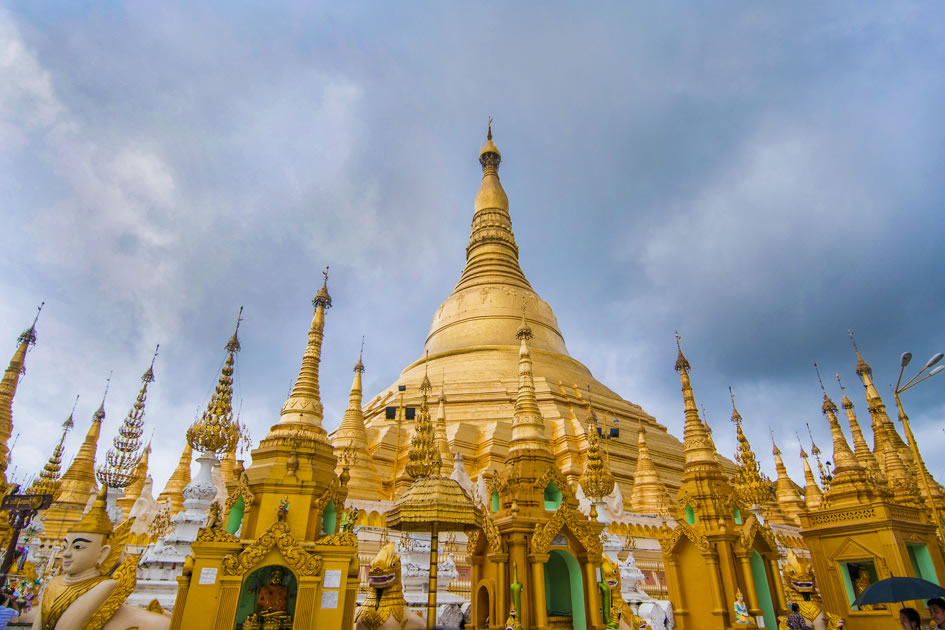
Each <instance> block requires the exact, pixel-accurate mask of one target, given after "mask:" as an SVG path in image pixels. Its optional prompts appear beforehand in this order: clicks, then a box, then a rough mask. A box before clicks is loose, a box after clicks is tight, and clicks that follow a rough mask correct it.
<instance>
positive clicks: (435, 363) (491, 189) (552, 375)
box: [332, 125, 729, 504]
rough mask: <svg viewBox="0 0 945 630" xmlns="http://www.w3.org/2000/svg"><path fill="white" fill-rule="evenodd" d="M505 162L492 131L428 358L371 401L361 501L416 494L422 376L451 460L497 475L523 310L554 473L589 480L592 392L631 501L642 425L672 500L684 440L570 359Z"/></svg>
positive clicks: (507, 439)
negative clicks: (521, 229)
mask: <svg viewBox="0 0 945 630" xmlns="http://www.w3.org/2000/svg"><path fill="white" fill-rule="evenodd" d="M500 160H501V155H500V153H499V149H498V148H497V147H496V145H495V143H494V142H493V139H492V129H491V125H490V129H489V134H488V136H487V140H486V144H485V146H483V147H482V150H481V151H480V153H479V161H480V163H481V165H482V171H483V174H482V184H481V186H480V188H479V192H478V193H477V194H476V198H475V204H474V208H475V213H474V215H473V220H472V231H471V234H470V237H469V244H468V245H467V247H466V265H465V267H464V269H463V272H462V275H461V276H460V279H459V282H458V283H457V284H456V286H455V287H454V289H453V291H452V293H450V295H449V296H448V297H447V298H446V300H445V301H444V302H443V304H442V305H441V306H440V308H439V309H437V311H436V313H435V314H434V316H433V321H432V323H431V325H430V332H429V334H428V336H427V339H426V343H425V346H424V352H423V353H422V358H420V359H418V360H416V361H415V362H413V363H411V364H410V365H408V366H407V367H406V368H404V370H403V371H402V373H401V375H400V377H399V378H398V379H397V382H395V383H393V384H392V385H390V386H389V387H387V388H385V389H384V390H383V391H381V393H380V394H378V395H376V396H374V397H372V398H366V404H365V405H364V408H363V414H364V423H365V428H366V433H367V442H368V451H369V452H370V454H371V459H372V461H371V462H370V463H371V465H372V467H373V469H374V470H376V473H377V477H378V479H379V483H378V484H376V490H375V491H374V492H373V493H372V494H373V495H374V496H365V495H364V493H363V490H362V492H359V495H358V498H361V499H373V500H393V499H395V498H396V497H398V496H400V495H401V494H402V493H403V492H404V491H405V490H406V489H407V487H409V485H410V482H411V479H410V476H409V475H407V474H406V473H405V466H406V464H407V457H406V453H407V448H406V446H407V444H408V443H409V442H410V436H411V431H412V429H413V424H414V423H413V420H412V418H413V414H415V413H416V411H417V409H418V408H419V406H420V397H419V391H420V389H419V386H420V383H421V381H422V380H423V378H424V375H425V374H429V375H430V376H431V378H432V379H433V380H434V383H433V386H434V388H435V389H436V390H437V391H439V392H440V400H439V401H438V403H439V407H438V413H437V415H438V424H440V423H441V422H442V421H440V420H439V416H441V415H442V416H445V428H446V430H445V433H446V446H447V447H448V449H449V451H450V452H452V453H453V454H455V453H457V452H458V453H460V454H462V456H463V459H464V461H465V462H466V467H467V473H468V474H469V476H470V477H471V478H473V479H475V478H476V477H477V476H478V475H479V474H480V473H482V474H483V475H484V476H485V477H487V478H491V477H492V476H493V475H494V473H495V471H496V470H499V469H502V468H504V466H505V460H506V455H507V453H508V450H509V445H510V443H511V440H512V430H511V427H512V419H513V414H514V401H515V396H516V391H517V387H518V384H517V382H516V379H515V376H516V374H517V370H518V351H519V348H518V346H517V345H516V343H515V341H516V337H515V333H516V330H517V329H518V327H519V325H520V324H521V321H522V309H523V307H524V314H525V320H526V322H527V324H528V326H529V327H530V328H531V329H532V330H533V331H534V333H533V334H534V336H533V338H532V340H531V343H530V348H531V352H532V360H533V363H534V381H535V393H536V397H537V400H538V405H539V408H540V410H541V414H542V417H543V418H544V421H545V425H546V432H547V435H548V439H549V442H550V448H551V452H552V454H553V457H554V461H555V464H556V466H557V468H558V469H560V470H561V471H562V472H563V474H564V475H565V477H566V478H567V479H568V481H569V482H570V483H576V482H577V481H578V478H579V477H580V475H581V472H582V468H583V464H584V459H585V453H586V452H587V450H588V442H587V437H586V433H585V427H584V425H583V423H581V422H580V421H577V420H576V418H575V417H574V414H573V413H572V409H578V414H577V415H578V416H581V417H588V416H590V415H591V409H590V402H589V398H590V397H589V396H588V394H587V392H588V390H590V393H591V395H593V412H594V413H595V414H596V415H597V416H599V417H601V418H602V419H603V421H604V422H605V423H606V425H607V426H608V427H610V426H613V423H614V419H617V427H618V428H622V429H623V433H622V434H621V438H620V439H619V440H612V443H611V444H610V446H609V448H610V450H609V456H610V462H611V467H612V469H613V471H614V475H615V477H616V480H617V488H618V489H619V491H620V492H621V493H622V495H623V498H624V500H625V501H626V502H627V503H628V504H629V501H630V496H631V489H632V486H633V478H632V472H633V471H634V470H635V469H636V466H637V448H638V447H637V440H636V439H635V438H636V435H637V431H636V429H637V428H638V427H645V428H646V432H647V433H646V439H647V445H648V447H649V452H650V455H651V457H652V460H653V464H654V466H655V469H656V471H657V474H658V477H659V479H660V480H662V481H663V482H664V483H665V485H666V487H667V489H668V490H669V491H670V492H673V493H674V492H675V491H676V489H677V488H678V487H679V485H680V480H681V474H682V467H683V454H682V450H683V449H682V444H681V443H680V442H679V440H678V439H676V438H674V437H673V436H672V435H669V433H667V431H666V428H665V427H664V426H663V425H661V424H659V423H658V422H657V421H656V420H655V419H654V418H653V417H652V416H650V415H649V414H647V413H646V412H645V411H644V410H643V409H642V408H641V407H640V406H639V405H636V404H633V403H631V402H629V401H627V400H625V399H623V398H622V397H621V396H620V395H618V394H616V393H615V392H613V391H612V390H610V389H609V388H608V387H606V386H605V385H603V384H601V383H600V382H599V381H598V380H597V379H596V378H594V375H593V374H591V372H590V370H589V369H588V368H587V367H586V366H584V365H583V364H582V363H581V362H580V361H577V360H576V359H574V358H572V357H571V356H570V355H569V353H568V349H567V346H566V345H565V340H564V335H563V334H562V333H561V331H560V330H559V328H558V322H557V320H556V319H555V315H554V312H553V311H552V309H551V306H550V305H549V304H548V303H547V302H545V301H544V300H542V299H541V297H540V296H539V295H538V293H537V292H536V291H535V290H534V289H533V288H532V286H531V284H529V282H528V279H527V278H526V277H525V274H524V273H523V272H522V269H521V267H520V266H519V261H518V246H517V245H516V242H515V235H514V234H513V232H512V221H511V218H510V215H509V201H508V197H507V196H506V194H505V191H504V190H503V189H502V184H501V182H500V181H499V172H498V169H499V162H500ZM437 380H439V381H440V382H436V381H437ZM582 412H583V413H582ZM349 424H350V422H349ZM348 429H350V427H348ZM342 433H345V435H347V433H350V430H348V431H347V432H341V431H339V432H338V433H336V434H335V435H333V436H332V438H333V441H334V440H336V439H344V436H342ZM451 459H452V458H450V460H448V461H451ZM728 465H729V464H728V463H727V462H726V466H728Z"/></svg>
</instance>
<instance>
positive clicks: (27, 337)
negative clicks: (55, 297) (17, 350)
mask: <svg viewBox="0 0 945 630" xmlns="http://www.w3.org/2000/svg"><path fill="white" fill-rule="evenodd" d="M45 304H46V302H45V301H43V302H40V303H39V306H38V307H36V317H34V318H33V323H32V324H30V327H29V328H27V329H26V330H24V331H23V333H22V334H21V335H20V336H19V337H17V340H16V342H17V343H18V344H21V343H23V342H24V341H25V342H27V344H29V345H30V346H32V345H35V344H36V322H37V321H39V314H40V313H42V312H43V306H44V305H45Z"/></svg>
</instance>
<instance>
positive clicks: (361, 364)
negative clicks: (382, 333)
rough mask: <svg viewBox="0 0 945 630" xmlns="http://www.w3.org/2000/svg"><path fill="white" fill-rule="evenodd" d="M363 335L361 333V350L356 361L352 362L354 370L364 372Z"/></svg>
mask: <svg viewBox="0 0 945 630" xmlns="http://www.w3.org/2000/svg"><path fill="white" fill-rule="evenodd" d="M363 358H364V335H361V352H359V353H358V362H357V363H355V364H354V371H355V372H361V373H362V374H363V373H364V362H363V361H362V359H363Z"/></svg>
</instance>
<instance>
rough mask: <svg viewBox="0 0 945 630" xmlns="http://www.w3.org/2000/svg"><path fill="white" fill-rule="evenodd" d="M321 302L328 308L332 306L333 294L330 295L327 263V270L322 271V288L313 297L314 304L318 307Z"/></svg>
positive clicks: (326, 266)
mask: <svg viewBox="0 0 945 630" xmlns="http://www.w3.org/2000/svg"><path fill="white" fill-rule="evenodd" d="M319 304H321V305H322V306H324V307H325V308H326V309H329V308H331V296H330V295H328V265H325V271H323V272H322V288H321V289H319V290H318V293H316V294H315V297H314V298H313V299H312V306H314V307H316V308H317V307H318V305H319Z"/></svg>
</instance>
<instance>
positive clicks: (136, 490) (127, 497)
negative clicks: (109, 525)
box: [117, 442, 151, 518]
mask: <svg viewBox="0 0 945 630" xmlns="http://www.w3.org/2000/svg"><path fill="white" fill-rule="evenodd" d="M150 454H151V443H150V442H148V443H147V444H146V445H145V447H144V450H143V451H141V456H140V457H138V463H137V465H135V474H134V481H132V482H131V485H129V486H128V487H127V488H125V492H124V493H123V494H122V496H120V497H119V498H118V500H117V504H118V507H120V508H121V513H122V517H123V518H128V514H129V513H130V512H131V508H132V507H133V506H134V504H135V501H137V500H138V497H140V496H141V492H142V491H143V490H144V484H145V483H147V481H148V456H149V455H150ZM149 496H150V495H149Z"/></svg>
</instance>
